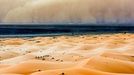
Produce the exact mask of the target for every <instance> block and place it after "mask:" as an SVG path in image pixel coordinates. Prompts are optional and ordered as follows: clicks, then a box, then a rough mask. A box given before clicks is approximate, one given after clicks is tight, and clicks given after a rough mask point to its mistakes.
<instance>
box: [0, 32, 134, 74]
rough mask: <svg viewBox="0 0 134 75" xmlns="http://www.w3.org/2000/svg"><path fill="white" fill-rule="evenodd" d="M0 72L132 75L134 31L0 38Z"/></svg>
mask: <svg viewBox="0 0 134 75" xmlns="http://www.w3.org/2000/svg"><path fill="white" fill-rule="evenodd" d="M0 75H134V34H109V35H108V34H105V35H83V36H57V37H35V38H1V39H0Z"/></svg>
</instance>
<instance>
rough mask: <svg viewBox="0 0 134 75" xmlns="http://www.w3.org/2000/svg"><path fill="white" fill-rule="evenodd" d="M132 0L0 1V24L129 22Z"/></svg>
mask: <svg viewBox="0 0 134 75" xmlns="http://www.w3.org/2000/svg"><path fill="white" fill-rule="evenodd" d="M133 13H134V5H133V0H0V21H1V23H132V22H133V19H134V14H133Z"/></svg>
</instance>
